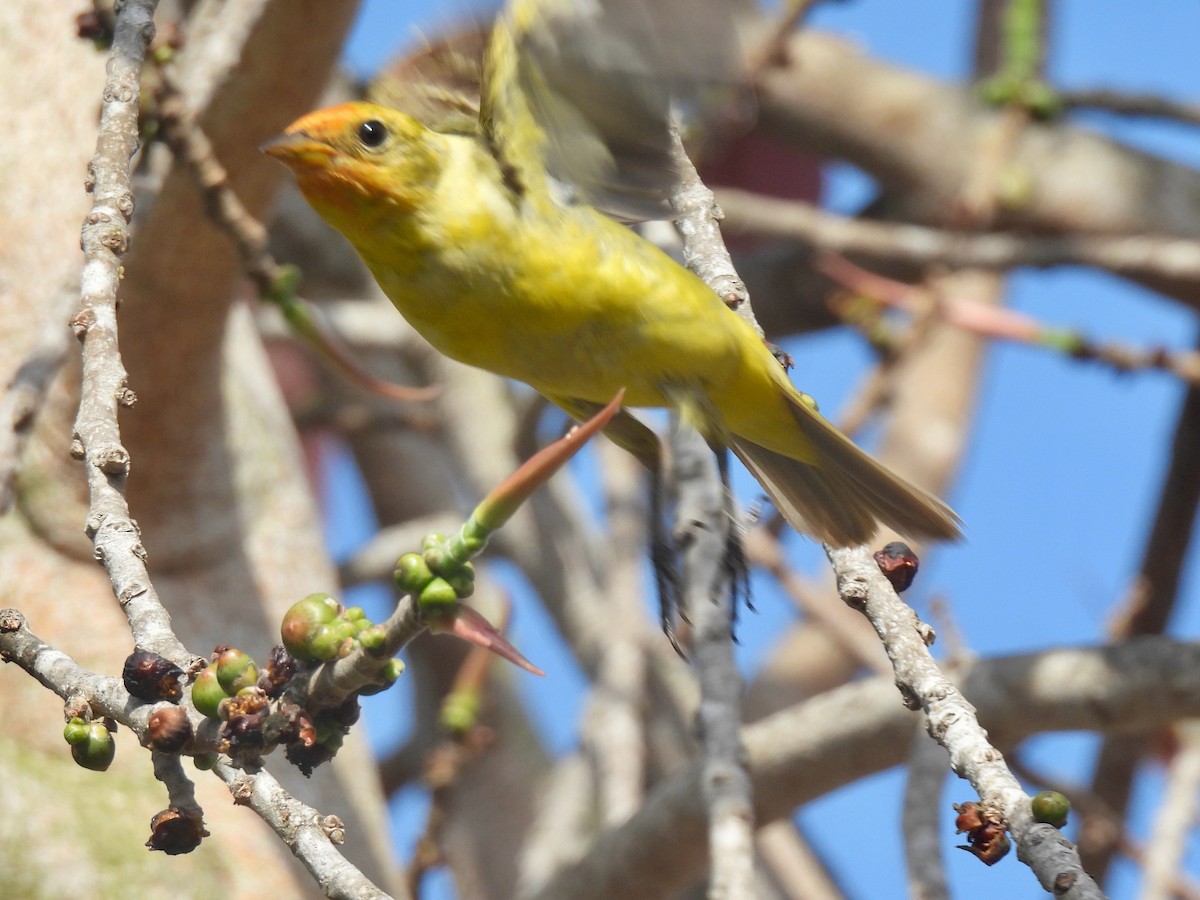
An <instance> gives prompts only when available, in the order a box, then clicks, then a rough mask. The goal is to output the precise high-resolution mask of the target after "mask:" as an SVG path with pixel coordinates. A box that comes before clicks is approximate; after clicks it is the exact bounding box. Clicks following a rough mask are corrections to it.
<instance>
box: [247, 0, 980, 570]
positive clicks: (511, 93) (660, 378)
mask: <svg viewBox="0 0 1200 900" xmlns="http://www.w3.org/2000/svg"><path fill="white" fill-rule="evenodd" d="M575 5H576V3H575V2H574V0H514V2H511V3H510V4H509V5H508V7H507V9H506V10H505V12H504V13H503V14H502V16H501V18H500V20H499V21H498V24H497V26H496V28H495V29H494V32H493V36H492V39H491V42H490V45H489V47H488V53H487V56H486V59H485V65H484V71H483V86H482V96H481V101H480V113H479V120H478V123H477V125H476V124H475V123H472V124H471V127H457V128H455V129H453V130H452V131H445V132H439V131H435V130H432V129H430V128H428V127H426V126H425V125H423V124H421V123H420V122H418V121H417V120H415V119H414V118H412V117H410V116H408V115H406V114H404V113H401V112H398V111H397V110H394V109H391V108H387V107H383V106H378V105H373V104H366V103H349V104H346V105H343V106H337V107H334V108H331V109H326V110H321V111H319V112H314V113H310V114H309V115H306V116H304V117H303V118H301V119H299V120H298V121H296V122H294V123H293V124H292V125H291V126H290V127H289V128H288V129H287V131H286V132H285V133H284V135H283V136H282V137H280V138H279V139H277V140H276V141H274V142H273V143H271V144H269V145H268V146H267V147H266V148H265V149H266V151H267V152H268V153H270V154H271V155H272V156H274V157H275V158H277V159H279V160H280V161H281V162H283V163H285V164H287V165H288V166H289V167H290V168H291V169H292V171H293V172H294V173H295V175H296V179H297V182H298V184H299V187H300V190H301V191H302V192H303V194H304V196H305V197H306V198H307V199H308V201H309V203H311V204H312V206H313V207H314V208H315V209H316V210H317V212H318V213H320V215H321V216H322V217H323V218H324V219H325V220H326V221H327V222H329V223H330V224H331V225H332V226H333V227H334V228H336V229H337V230H338V231H340V232H341V233H342V234H344V235H345V236H346V237H347V238H348V239H349V240H350V242H351V244H353V246H354V247H355V249H356V250H357V251H358V253H359V254H360V255H361V256H362V258H363V260H364V261H365V262H366V264H367V266H368V267H369V268H370V270H371V272H372V273H373V274H374V276H375V278H376V279H377V280H378V282H379V284H380V286H381V287H382V288H383V290H384V292H385V293H386V294H387V295H388V297H390V298H391V300H392V302H393V303H395V305H396V308H397V309H398V310H399V311H400V312H401V313H402V314H403V315H404V317H405V318H406V319H408V321H409V322H410V323H411V324H412V325H413V326H414V327H415V328H416V329H417V330H418V331H419V332H420V333H421V334H422V335H423V336H424V337H425V338H426V339H427V340H428V341H429V342H430V343H431V344H432V345H433V346H434V347H436V348H437V349H438V350H440V351H441V352H442V353H444V354H446V355H447V356H449V357H452V358H454V359H457V360H460V361H462V362H465V363H468V364H471V365H474V366H479V367H481V368H484V369H487V370H489V371H492V372H495V373H498V374H500V375H505V376H508V377H510V378H515V379H519V380H521V381H524V382H526V383H527V384H529V385H531V386H532V387H533V388H535V389H536V390H537V391H539V392H541V393H542V394H543V395H545V396H546V397H547V398H549V399H550V400H551V401H553V402H554V403H556V404H558V405H559V406H561V407H563V408H564V409H566V410H567V411H568V412H570V413H572V414H574V415H576V416H578V415H581V414H584V413H586V412H587V411H589V410H590V409H592V408H594V407H595V406H596V405H598V404H604V403H606V402H608V401H609V400H610V399H612V397H613V396H614V395H615V394H616V392H617V391H618V390H619V389H621V388H624V389H625V402H626V404H627V405H629V406H634V407H675V408H677V409H679V410H680V411H681V412H682V413H683V415H684V417H685V419H686V420H687V421H689V422H691V423H692V424H694V425H695V426H696V427H698V428H699V429H700V430H701V431H702V432H703V433H704V435H705V437H706V438H707V439H708V440H709V442H710V443H711V444H713V445H716V446H727V447H729V448H731V449H732V450H733V451H734V453H736V454H737V456H738V457H739V458H740V459H741V460H742V462H743V463H744V464H745V465H746V467H747V468H748V469H749V470H750V472H751V473H753V475H754V476H755V477H756V478H757V479H758V481H759V482H760V483H761V484H762V486H763V488H764V489H765V490H766V492H767V493H768V494H769V495H770V497H771V499H772V501H773V502H774V503H775V504H776V506H777V507H778V508H779V510H780V512H781V513H782V514H783V515H784V516H785V518H786V519H787V520H788V522H789V523H791V524H792V525H793V526H794V527H795V528H797V529H799V530H801V531H804V532H807V533H809V534H811V535H812V536H814V537H816V538H817V539H819V540H821V541H824V542H828V543H830V544H834V545H838V546H847V545H853V544H859V543H863V542H865V541H867V540H868V539H869V538H870V537H871V536H872V534H873V533H874V532H875V530H876V525H877V522H882V523H884V524H886V525H888V526H891V527H892V528H894V529H895V530H897V531H899V532H901V533H903V534H906V535H909V536H911V537H914V538H935V539H953V538H955V537H957V536H958V533H959V530H958V519H957V517H956V516H955V514H954V513H953V512H952V511H951V510H950V509H949V508H948V507H947V506H946V505H945V504H943V503H942V502H941V501H939V500H937V499H936V498H934V497H932V496H930V495H929V494H927V493H925V492H924V491H921V490H920V489H918V488H916V487H913V486H912V485H910V484H908V483H907V482H905V481H904V480H903V479H901V478H899V477H898V476H896V475H895V474H893V473H892V472H891V471H889V470H888V469H886V468H884V467H883V466H881V465H880V464H879V463H877V462H876V461H875V460H873V459H872V458H871V457H870V456H868V455H867V454H866V453H864V452H863V451H862V450H860V449H859V448H858V447H856V446H855V445H854V444H853V443H851V441H850V440H849V439H848V438H846V437H845V436H844V435H842V434H841V433H840V432H839V431H838V430H837V429H836V428H834V427H833V426H832V425H831V424H830V423H829V422H827V421H826V420H825V419H824V418H823V417H822V416H821V415H820V414H819V413H818V412H817V411H816V409H815V405H814V404H813V403H812V402H811V400H809V398H807V397H805V396H804V395H803V394H801V393H800V392H798V391H797V390H796V389H795V388H794V387H793V386H792V384H791V382H790V381H789V379H788V377H787V374H786V373H785V371H784V369H783V368H782V367H781V366H780V364H779V363H778V362H777V361H776V359H775V357H774V356H773V355H772V353H771V351H770V350H769V349H768V348H767V346H766V345H765V344H764V343H763V341H762V340H761V339H760V338H759V336H758V335H757V334H756V333H755V332H754V330H753V329H752V328H751V327H750V326H748V325H747V324H746V323H745V322H743V321H742V319H740V318H739V317H738V316H737V315H735V314H734V313H733V312H731V311H730V310H729V309H728V308H726V307H725V305H724V304H723V303H722V301H721V300H720V299H719V298H718V297H717V296H716V295H715V294H714V293H713V292H712V291H711V290H710V289H709V288H708V287H707V286H706V285H705V284H704V283H703V282H702V281H701V280H700V279H699V278H697V277H696V276H695V275H693V274H692V273H691V272H690V271H688V270H687V269H685V268H684V267H682V266H680V265H679V264H678V263H676V262H675V261H674V260H672V259H671V258H670V257H669V256H668V255H667V254H666V253H664V252H662V251H661V250H659V249H658V248H657V247H656V246H654V245H653V244H651V243H649V242H648V241H646V240H644V239H643V238H642V237H640V236H639V235H637V234H636V233H634V232H633V231H631V230H629V229H628V228H626V227H625V226H623V225H621V224H619V223H617V222H615V221H613V220H612V219H610V218H608V217H606V216H605V215H603V214H601V213H600V212H598V211H597V210H596V209H594V208H593V207H591V206H589V205H586V204H585V203H583V202H580V201H579V195H578V194H569V193H566V192H564V191H562V190H561V189H560V188H559V186H558V184H557V182H556V181H555V180H554V179H553V178H551V177H550V175H548V173H547V167H548V166H549V167H550V168H552V169H553V168H555V164H556V163H559V165H558V168H559V169H563V168H565V169H566V170H567V174H568V176H570V175H571V164H570V162H568V163H567V164H561V163H560V157H562V156H563V152H562V151H563V149H564V148H565V149H566V151H567V152H568V153H571V152H573V156H574V158H575V159H576V160H582V164H581V165H579V166H576V169H577V170H578V171H590V172H591V173H592V174H588V175H585V176H584V177H581V178H580V179H579V180H581V181H587V180H592V181H602V180H603V178H604V175H603V174H602V172H601V170H603V168H604V165H605V160H604V158H603V148H602V147H601V146H600V142H599V141H594V140H592V139H591V137H590V135H588V133H587V132H586V131H585V130H583V129H584V124H583V123H582V122H579V121H576V119H577V118H580V117H574V116H573V113H572V110H571V109H570V108H569V105H568V104H567V101H566V100H564V99H563V98H562V96H561V95H559V94H557V93H555V91H554V87H553V84H552V81H553V79H552V78H551V77H550V75H549V74H548V73H551V72H552V68H553V67H552V66H551V65H550V64H549V63H547V62H546V60H548V59H549V60H551V61H552V60H553V59H557V58H559V57H560V56H561V54H558V53H557V50H558V48H556V47H554V46H553V45H552V44H551V45H549V52H547V40H546V38H545V34H546V30H545V29H542V28H541V27H540V26H541V24H542V23H543V21H544V20H546V19H548V18H553V17H556V16H559V17H561V16H564V15H567V14H569V13H570V12H571V7H573V6H575ZM582 5H583V6H588V7H595V4H594V3H593V4H582ZM716 6H717V7H719V6H720V4H716ZM539 41H540V47H539ZM576 93H578V91H576ZM592 102H593V104H594V105H597V106H600V105H602V104H598V103H596V102H595V100H594V98H593V101H592ZM555 122H557V123H559V124H558V125H554V124H553V123H555ZM564 123H565V124H564ZM572 123H574V124H572ZM576 126H578V128H579V129H580V130H579V131H572V130H571V129H572V128H574V127H576ZM554 128H558V129H560V133H555V132H554V131H553V129H554ZM563 129H565V133H562V130H563ZM573 147H574V150H572V148H573ZM597 172H601V174H596V173H597ZM639 428H640V426H638V425H636V424H635V423H634V421H633V420H632V419H631V418H629V417H625V418H624V419H622V420H621V422H619V423H618V425H617V426H616V428H615V429H614V431H615V436H616V437H617V438H618V440H619V441H620V442H622V443H623V444H625V445H626V446H628V447H630V448H631V449H635V450H637V449H639V447H638V444H639V441H640V440H641V438H640V437H639ZM643 437H644V436H643ZM641 449H642V450H643V451H644V445H643V446H642V447H641Z"/></svg>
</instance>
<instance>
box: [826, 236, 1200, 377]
mask: <svg viewBox="0 0 1200 900" xmlns="http://www.w3.org/2000/svg"><path fill="white" fill-rule="evenodd" d="M816 267H817V269H818V270H819V271H820V272H821V273H822V274H824V275H826V276H828V277H829V278H831V279H832V280H833V281H835V282H837V283H838V284H840V285H842V286H843V287H845V288H848V289H849V290H851V291H854V292H855V293H856V294H858V295H861V296H864V297H869V298H870V299H871V300H874V301H877V302H878V303H880V304H882V305H883V306H886V307H888V308H889V309H896V310H901V311H903V312H907V313H910V314H914V315H932V316H935V317H936V318H937V319H938V320H940V321H942V322H945V323H946V324H948V325H952V326H954V327H955V328H958V329H961V330H962V331H965V332H968V333H970V334H976V335H979V336H980V337H987V338H995V339H997V340H1006V341H1012V342H1014V343H1019V344H1023V345H1025V346H1032V347H1041V348H1043V349H1045V350H1050V351H1057V352H1060V353H1064V354H1067V355H1069V356H1070V357H1071V358H1072V359H1078V360H1085V361H1089V362H1098V363H1102V364H1104V365H1107V366H1109V367H1111V368H1113V369H1115V370H1117V371H1119V372H1128V371H1131V370H1136V369H1157V370H1159V371H1162V372H1166V373H1168V374H1170V375H1174V376H1175V377H1176V378H1178V379H1180V380H1181V381H1184V382H1186V383H1187V384H1191V385H1197V386H1200V351H1196V350H1168V349H1167V348H1165V347H1148V348H1140V347H1130V346H1128V345H1125V344H1117V343H1099V342H1096V341H1093V340H1092V339H1090V338H1088V337H1087V336H1085V335H1083V334H1080V333H1079V332H1077V331H1071V330H1068V329H1062V328H1051V327H1048V326H1046V325H1044V324H1043V323H1041V322H1039V321H1038V320H1037V319H1035V318H1034V317H1033V316H1029V315H1026V314H1024V313H1021V312H1017V311H1015V310H1011V309H1006V308H1004V307H997V306H989V305H986V304H983V303H980V302H978V301H975V300H969V299H966V298H962V297H940V296H937V295H936V294H934V293H933V292H932V291H929V290H927V289H926V288H923V287H920V286H918V285H913V284H906V283H905V282H902V281H897V280H895V279H893V278H888V277H887V276H884V275H879V274H877V273H875V272H870V271H868V270H866V269H864V268H862V267H861V266H858V265H856V264H854V263H853V262H851V261H850V260H848V259H846V258H845V257H844V256H841V255H840V254H836V253H822V254H820V255H819V256H818V257H817V260H816Z"/></svg>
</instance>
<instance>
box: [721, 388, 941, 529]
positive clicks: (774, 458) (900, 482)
mask: <svg viewBox="0 0 1200 900" xmlns="http://www.w3.org/2000/svg"><path fill="white" fill-rule="evenodd" d="M788 400H789V402H790V405H791V407H792V413H793V416H794V417H795V419H796V423H797V425H799V427H800V431H801V433H802V434H803V435H804V437H805V438H806V439H807V442H808V443H809V444H810V445H811V447H812V450H813V451H814V454H813V455H815V457H816V459H818V460H819V461H820V464H819V465H814V464H812V463H807V462H803V461H801V460H798V459H792V458H791V457H789V456H785V455H783V454H781V453H777V452H775V451H773V450H768V449H767V448H766V447H763V446H760V445H759V444H755V443H754V442H752V441H749V440H746V439H744V438H741V437H736V436H735V437H734V438H733V442H732V443H733V451H734V452H735V453H736V454H737V456H738V458H739V459H740V460H741V461H742V462H743V463H744V464H745V466H746V468H747V469H749V470H750V472H751V474H752V475H754V477H755V478H757V479H758V481H759V483H760V484H762V486H763V487H764V488H765V489H766V491H767V493H768V494H769V495H770V497H771V500H772V501H773V502H774V503H775V505H776V507H777V508H778V509H779V511H780V513H781V514H782V515H783V517H784V518H785V519H786V520H787V521H788V523H789V524H790V525H791V526H792V527H793V528H796V529H798V530H800V531H803V532H805V533H807V534H811V535H812V536H813V537H815V538H817V539H818V540H820V541H822V542H824V543H828V544H832V545H833V546H837V547H850V546H855V545H858V544H863V543H866V542H867V541H869V540H870V539H871V537H872V535H874V534H875V530H876V525H877V523H882V524H884V525H887V526H889V527H891V528H893V529H895V530H896V531H898V532H900V533H901V534H903V535H905V536H906V537H910V538H912V539H914V540H921V539H933V540H956V539H958V538H959V537H961V532H960V528H959V526H960V525H961V521H960V520H959V518H958V516H957V515H956V514H955V513H954V511H953V510H952V509H950V507H948V506H947V505H946V504H945V503H943V502H942V501H941V500H938V499H937V498H936V497H934V496H933V495H932V494H929V493H927V492H925V491H923V490H921V489H920V488H918V487H915V486H914V485H911V484H909V483H908V482H907V481H905V480H904V479H903V478H901V477H900V476H898V475H896V474H895V473H894V472H892V471H891V470H889V469H888V468H886V467H885V466H883V465H881V464H880V463H878V462H876V461H875V460H874V459H872V458H871V457H870V456H869V455H868V454H867V453H865V452H864V451H862V450H860V449H859V448H858V447H857V446H855V444H854V443H853V442H852V441H851V440H850V439H849V438H848V437H846V436H845V435H844V434H842V433H841V432H840V431H838V430H837V429H836V428H834V427H833V426H832V425H831V424H829V422H827V421H826V420H825V419H823V418H822V417H821V416H820V415H819V414H818V413H816V412H815V411H813V410H812V409H810V408H808V407H807V406H805V405H803V403H801V402H800V401H799V400H798V399H796V398H793V397H791V396H790V394H789V396H788Z"/></svg>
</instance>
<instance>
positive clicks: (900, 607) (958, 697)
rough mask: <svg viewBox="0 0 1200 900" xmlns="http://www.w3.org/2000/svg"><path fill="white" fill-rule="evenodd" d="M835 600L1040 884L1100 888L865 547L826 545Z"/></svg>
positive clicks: (1066, 893) (1070, 890)
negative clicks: (874, 641)
mask: <svg viewBox="0 0 1200 900" xmlns="http://www.w3.org/2000/svg"><path fill="white" fill-rule="evenodd" d="M826 552H827V554H828V555H829V559H830V562H831V563H833V568H834V572H835V574H836V576H837V584H838V593H839V594H840V595H841V597H842V600H843V601H844V602H846V603H847V604H849V605H850V606H852V607H854V608H855V609H858V610H860V611H862V612H863V614H864V615H866V617H867V618H868V619H869V620H870V622H871V624H872V625H873V626H874V628H875V631H876V633H877V634H878V635H879V637H880V640H881V641H883V645H884V648H885V649H886V650H887V653H888V657H889V658H890V659H891V661H892V668H893V671H894V672H895V675H896V686H897V687H898V688H899V689H900V694H901V696H902V697H903V699H904V703H905V705H906V706H908V707H909V708H911V709H921V710H923V711H924V712H925V715H926V717H927V719H928V727H929V733H930V735H931V736H932V737H933V738H934V740H936V741H937V742H938V743H939V744H941V745H942V746H943V747H945V748H946V749H947V750H949V751H950V765H951V768H952V769H953V770H954V772H955V774H957V775H958V776H959V777H961V778H965V779H967V780H968V781H969V782H970V783H971V786H972V787H973V788H975V790H976V791H977V792H978V794H979V797H980V800H982V801H983V806H984V808H985V809H988V810H993V811H995V812H997V813H999V814H1000V815H1001V816H1002V817H1003V819H1004V821H1005V822H1006V823H1007V825H1008V829H1009V831H1010V832H1011V833H1012V836H1013V838H1014V839H1015V840H1016V842H1017V858H1018V859H1020V860H1021V861H1022V862H1024V863H1025V864H1026V865H1028V866H1029V867H1030V868H1031V869H1033V871H1034V873H1035V874H1036V875H1037V877H1038V881H1040V882H1041V884H1042V887H1044V888H1045V889H1046V890H1048V891H1052V892H1053V893H1054V895H1055V896H1056V897H1063V898H1067V900H1082V898H1100V897H1103V896H1104V895H1103V893H1102V892H1101V891H1100V888H1099V887H1098V886H1097V885H1096V883H1095V882H1094V881H1093V880H1092V879H1091V877H1090V876H1089V875H1088V874H1087V873H1086V872H1085V871H1084V870H1083V868H1082V866H1081V865H1080V863H1079V854H1078V853H1077V852H1076V850H1075V847H1074V845H1073V844H1071V842H1070V841H1068V840H1067V839H1066V838H1065V837H1064V836H1063V835H1062V832H1060V831H1059V830H1058V829H1057V828H1054V827H1052V826H1050V825H1044V824H1041V823H1037V822H1035V821H1034V820H1033V814H1032V812H1031V810H1030V806H1029V802H1030V800H1029V797H1028V796H1027V795H1026V794H1025V792H1024V791H1023V790H1022V789H1021V785H1020V783H1019V782H1018V781H1017V779H1016V777H1014V776H1013V774H1012V772H1010V771H1009V769H1008V766H1007V765H1006V764H1005V762H1004V756H1003V754H1001V753H1000V751H999V750H997V749H996V748H995V747H994V746H992V744H991V743H989V741H988V739H987V732H986V731H984V729H983V728H982V727H981V726H980V724H979V719H978V718H977V716H976V711H975V708H974V707H973V706H972V705H971V704H970V703H968V702H967V700H966V698H965V697H964V696H963V695H962V693H961V692H960V691H959V689H958V688H957V687H955V686H954V684H953V683H952V682H951V681H950V680H949V679H948V678H947V677H946V676H945V675H944V674H942V671H941V670H940V669H939V668H938V666H937V663H936V662H935V661H934V659H933V657H932V656H931V655H930V653H929V647H928V644H929V643H931V642H932V639H933V632H932V629H930V628H929V626H928V625H925V624H924V623H922V622H921V621H920V620H919V619H918V618H917V616H916V614H915V613H914V612H913V611H912V609H911V608H910V607H909V606H908V605H907V604H905V603H904V602H903V601H901V600H900V598H899V596H897V594H896V592H895V590H894V589H893V588H892V586H891V584H889V583H888V581H887V579H886V578H885V577H884V576H883V574H882V573H881V572H880V571H879V567H878V565H877V564H876V563H875V560H874V559H873V558H872V556H871V552H870V550H869V549H868V548H866V547H856V548H829V547H827V548H826Z"/></svg>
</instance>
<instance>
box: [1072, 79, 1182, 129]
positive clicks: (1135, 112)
mask: <svg viewBox="0 0 1200 900" xmlns="http://www.w3.org/2000/svg"><path fill="white" fill-rule="evenodd" d="M1058 101H1059V103H1061V104H1062V106H1063V108H1064V109H1101V110H1104V111H1105V112H1113V113H1119V114H1120V115H1123V116H1147V117H1151V118H1156V119H1173V120H1174V121H1176V122H1184V123H1186V124H1188V125H1200V106H1197V105H1195V104H1194V103H1180V102H1179V101H1177V100H1171V99H1169V98H1167V97H1161V96H1159V95H1158V94H1127V93H1125V92H1123V91H1112V90H1105V89H1103V88H1095V89H1090V90H1075V91H1059V92H1058Z"/></svg>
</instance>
